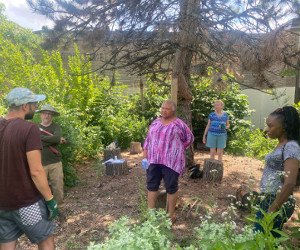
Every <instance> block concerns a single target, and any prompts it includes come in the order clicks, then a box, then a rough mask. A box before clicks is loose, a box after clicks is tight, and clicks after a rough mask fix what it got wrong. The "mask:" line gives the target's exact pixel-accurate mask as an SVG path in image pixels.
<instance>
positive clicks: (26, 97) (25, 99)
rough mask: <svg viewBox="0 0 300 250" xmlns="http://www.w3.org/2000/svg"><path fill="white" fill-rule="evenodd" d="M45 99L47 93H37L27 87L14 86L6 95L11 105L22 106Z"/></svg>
mask: <svg viewBox="0 0 300 250" xmlns="http://www.w3.org/2000/svg"><path fill="white" fill-rule="evenodd" d="M45 99H46V96H45V95H36V94H34V93H33V92H32V91H31V90H29V89H27V88H14V89H12V90H11V91H10V92H9V93H8V94H7V96H6V97H5V100H6V101H7V103H8V105H9V106H21V105H23V104H27V103H31V102H32V103H35V102H40V101H43V100H45Z"/></svg>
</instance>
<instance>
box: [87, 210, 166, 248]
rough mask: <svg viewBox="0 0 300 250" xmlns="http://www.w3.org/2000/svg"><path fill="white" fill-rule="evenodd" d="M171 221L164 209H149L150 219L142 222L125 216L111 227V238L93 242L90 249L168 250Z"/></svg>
mask: <svg viewBox="0 0 300 250" xmlns="http://www.w3.org/2000/svg"><path fill="white" fill-rule="evenodd" d="M170 228H171V221H170V219H169V218H168V217H167V214H166V213H165V212H164V211H154V210H149V213H148V220H147V221H144V222H142V223H140V224H133V223H130V221H129V219H128V218H126V217H123V218H121V219H119V220H117V221H116V222H114V223H113V224H112V225H111V226H110V228H109V232H110V237H109V239H108V240H107V241H106V242H104V243H101V244H94V243H91V244H90V246H89V247H88V249H89V250H98V249H99V250H100V249H101V250H110V249H111V250H115V249H124V250H126V249H128V250H140V249H147V250H151V249H153V250H156V249H157V250H158V249H160V250H168V249H170V247H171V241H170V240H171V231H170Z"/></svg>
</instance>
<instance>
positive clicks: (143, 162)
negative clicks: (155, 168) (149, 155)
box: [141, 158, 150, 170]
mask: <svg viewBox="0 0 300 250" xmlns="http://www.w3.org/2000/svg"><path fill="white" fill-rule="evenodd" d="M141 165H142V168H143V169H144V170H147V169H148V167H149V165H150V164H149V162H148V160H147V159H146V158H144V159H143V160H142V162H141Z"/></svg>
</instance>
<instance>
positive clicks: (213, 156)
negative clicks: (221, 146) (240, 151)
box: [209, 148, 216, 159]
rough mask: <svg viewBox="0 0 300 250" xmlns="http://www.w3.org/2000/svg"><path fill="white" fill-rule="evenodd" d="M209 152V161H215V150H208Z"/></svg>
mask: <svg viewBox="0 0 300 250" xmlns="http://www.w3.org/2000/svg"><path fill="white" fill-rule="evenodd" d="M209 152H210V159H215V155H216V149H215V148H210V150H209Z"/></svg>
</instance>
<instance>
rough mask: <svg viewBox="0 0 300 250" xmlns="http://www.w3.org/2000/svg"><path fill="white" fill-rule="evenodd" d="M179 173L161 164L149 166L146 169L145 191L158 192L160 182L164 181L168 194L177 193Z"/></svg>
mask: <svg viewBox="0 0 300 250" xmlns="http://www.w3.org/2000/svg"><path fill="white" fill-rule="evenodd" d="M178 178H179V173H177V172H175V171H174V170H173V169H171V168H168V167H166V166H165V165H162V164H150V166H149V168H148V169H147V189H148V191H153V192H155V191H158V189H159V185H160V182H161V180H162V179H163V180H164V183H165V187H166V191H167V193H168V194H174V193H176V192H177V191H178Z"/></svg>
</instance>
